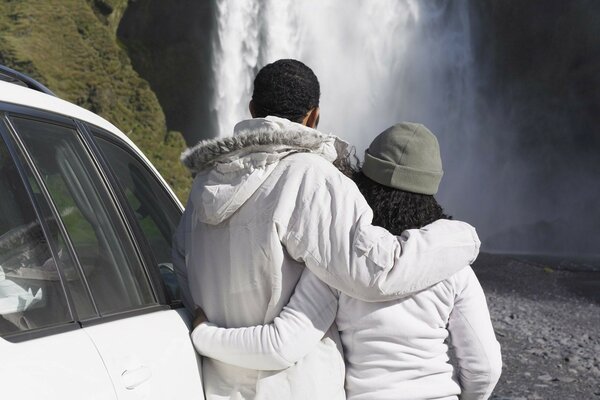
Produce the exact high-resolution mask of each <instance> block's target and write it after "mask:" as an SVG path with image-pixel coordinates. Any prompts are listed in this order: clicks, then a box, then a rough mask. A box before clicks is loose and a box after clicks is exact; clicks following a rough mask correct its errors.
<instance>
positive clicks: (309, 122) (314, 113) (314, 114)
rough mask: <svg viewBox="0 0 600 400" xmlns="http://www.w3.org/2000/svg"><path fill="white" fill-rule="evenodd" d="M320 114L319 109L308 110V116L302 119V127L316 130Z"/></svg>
mask: <svg viewBox="0 0 600 400" xmlns="http://www.w3.org/2000/svg"><path fill="white" fill-rule="evenodd" d="M320 112H321V111H320V109H319V107H315V108H313V109H312V110H310V111H309V112H308V114H306V117H304V121H305V122H304V125H306V126H308V127H309V128H316V127H317V125H318V124H319V114H320Z"/></svg>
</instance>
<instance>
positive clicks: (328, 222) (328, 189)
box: [174, 117, 480, 400]
mask: <svg viewBox="0 0 600 400" xmlns="http://www.w3.org/2000/svg"><path fill="white" fill-rule="evenodd" d="M341 148H342V143H341V142H340V141H339V140H338V139H337V138H336V137H334V136H331V135H325V134H322V133H320V132H318V131H316V130H313V129H310V128H307V127H304V126H302V125H300V124H296V123H292V122H290V121H288V120H285V119H280V118H275V117H268V118H266V119H252V120H246V121H242V122H241V123H239V124H238V125H237V126H236V128H235V134H234V136H233V137H228V138H223V139H219V140H211V141H205V142H201V143H200V144H199V145H197V146H196V147H194V148H191V149H189V150H188V151H186V152H185V153H184V154H183V156H182V159H183V162H184V164H186V165H187V166H188V167H189V168H190V169H191V170H192V171H193V172H194V173H195V174H196V177H195V179H194V183H193V186H192V190H191V194H190V197H189V200H188V203H187V206H186V210H185V213H184V215H183V217H182V220H181V223H180V225H179V227H178V230H177V233H176V234H175V238H174V266H175V270H176V273H177V274H178V278H179V280H180V283H181V284H182V291H183V297H184V303H185V305H186V306H187V307H188V308H190V309H194V308H195V307H197V306H199V307H202V309H203V310H204V311H205V313H206V315H207V317H208V319H209V320H210V321H212V322H214V323H216V324H217V325H218V326H222V327H230V328H233V327H244V326H253V325H259V324H264V323H269V322H271V321H273V319H274V318H275V317H276V316H277V315H279V313H280V312H281V311H282V309H283V307H284V306H285V305H286V304H287V303H288V301H289V299H290V296H291V294H292V293H293V291H294V288H295V286H296V283H297V282H298V280H299V279H300V276H301V274H302V271H303V269H304V268H305V267H306V268H308V269H309V270H310V271H311V272H312V273H314V274H315V275H316V276H317V277H318V278H319V279H320V280H322V281H323V282H325V283H326V284H327V285H329V286H331V287H333V288H335V289H337V290H340V291H341V292H343V293H345V294H347V295H349V296H351V297H353V298H357V299H360V300H363V301H382V300H391V299H397V298H400V297H403V296H406V295H409V294H411V293H414V292H416V291H419V290H422V289H424V288H426V287H429V286H431V285H432V284H435V283H437V282H440V281H442V280H444V279H446V278H448V277H450V276H451V275H453V274H454V273H455V272H457V271H458V270H460V269H461V268H463V267H464V266H466V265H468V264H470V263H472V262H473V261H474V259H475V258H476V256H477V254H478V250H479V245H480V243H479V240H478V238H477V235H476V233H475V230H474V229H473V228H472V227H471V226H470V225H468V224H466V223H462V222H458V221H436V222H434V223H433V224H431V225H428V226H426V227H424V228H423V229H420V230H409V231H406V232H404V233H403V235H402V236H400V237H396V236H394V235H392V234H390V233H389V232H387V231H386V230H384V229H382V228H379V227H375V226H372V225H371V221H372V211H371V209H370V208H369V206H368V205H367V203H366V201H365V200H364V198H363V197H362V196H361V194H360V192H359V191H358V188H357V187H356V185H355V184H354V183H353V182H352V181H351V180H350V179H348V178H347V177H345V176H344V175H343V174H341V173H340V172H339V171H338V170H337V169H336V168H335V167H334V166H333V164H332V162H333V161H334V160H335V159H336V158H337V157H338V152H339V151H340V149H341ZM332 307H335V305H332ZM315 323H317V324H318V321H315ZM325 330H327V329H325ZM240 357H243V356H242V355H240ZM203 378H204V385H205V394H206V397H207V398H208V399H254V398H255V399H311V400H317V399H343V398H344V397H345V394H344V391H343V383H344V360H343V356H342V354H341V348H340V346H339V337H338V336H337V329H335V327H334V329H330V331H329V334H328V335H326V336H325V338H323V339H322V340H321V341H320V342H319V344H318V345H317V346H316V347H315V348H314V350H312V351H310V352H309V353H308V354H307V355H306V356H304V357H303V358H302V359H301V360H300V361H299V362H298V363H296V364H294V365H293V366H292V367H290V368H286V369H284V370H275V371H265V370H255V369H249V368H241V367H236V366H233V365H229V364H225V363H223V362H220V361H217V360H213V359H204V362H203Z"/></svg>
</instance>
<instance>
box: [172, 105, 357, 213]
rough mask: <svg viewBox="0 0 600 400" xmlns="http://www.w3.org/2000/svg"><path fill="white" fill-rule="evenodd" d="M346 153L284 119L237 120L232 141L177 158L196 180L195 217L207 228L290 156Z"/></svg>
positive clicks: (329, 138) (331, 139) (333, 140)
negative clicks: (307, 153) (306, 153)
mask: <svg viewBox="0 0 600 400" xmlns="http://www.w3.org/2000/svg"><path fill="white" fill-rule="evenodd" d="M346 148H347V144H346V143H345V142H343V141H342V140H340V139H339V138H337V137H336V136H333V135H327V134H324V133H321V132H319V131H317V130H315V129H311V128H308V127H306V126H304V125H301V124H298V123H295V122H291V121H289V120H287V119H283V118H278V117H271V116H269V117H267V118H254V119H249V120H244V121H241V122H240V123H238V124H237V125H236V126H235V128H234V134H233V136H231V137H225V138H217V139H210V140H204V141H201V142H199V143H198V144H197V145H196V146H194V147H191V148H189V149H187V150H186V151H184V152H183V153H182V155H181V161H182V162H183V164H184V165H185V166H186V167H187V168H189V169H190V171H191V172H192V173H193V174H195V175H196V177H195V179H194V184H193V186H192V192H191V194H190V201H192V202H193V204H194V210H195V214H196V218H198V219H199V220H200V221H201V222H204V223H207V224H211V225H217V224H219V223H221V222H223V221H225V220H226V219H227V218H229V217H230V216H231V215H232V214H233V213H234V212H236V211H237V210H238V209H239V208H240V207H241V206H242V205H243V204H244V203H245V202H246V201H247V200H248V199H249V198H250V197H251V196H252V195H253V194H254V192H255V191H256V190H257V189H258V188H259V187H260V185H261V184H262V183H263V182H264V181H265V180H266V179H267V178H268V177H269V175H270V173H271V172H272V171H273V170H274V169H275V167H276V166H277V164H278V162H279V161H280V160H281V159H283V158H284V157H286V156H288V155H290V154H293V153H299V152H310V153H315V154H318V155H320V156H322V157H323V158H325V159H327V160H328V161H331V162H333V161H335V160H336V159H337V158H338V152H339V154H343V152H344V151H345V150H346Z"/></svg>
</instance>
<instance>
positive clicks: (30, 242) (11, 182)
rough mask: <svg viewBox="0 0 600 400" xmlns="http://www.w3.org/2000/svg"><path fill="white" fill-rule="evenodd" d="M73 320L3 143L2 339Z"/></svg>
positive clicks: (0, 166)
mask: <svg viewBox="0 0 600 400" xmlns="http://www.w3.org/2000/svg"><path fill="white" fill-rule="evenodd" d="M49 225H51V223H49ZM72 319H73V318H72V315H71V314H70V312H69V308H68V306H67V299H66V295H65V292H64V291H63V288H62V285H61V280H60V276H59V273H58V269H57V266H56V262H55V259H54V257H53V255H52V252H51V251H50V247H49V245H48V242H47V240H46V237H45V235H44V231H43V230H42V226H41V224H40V220H39V218H38V217H37V215H36V213H35V211H34V208H33V206H32V204H31V202H30V199H29V196H28V194H27V191H26V189H25V186H24V184H23V180H21V177H20V175H19V172H18V170H17V168H16V165H15V163H14V160H12V158H11V156H10V154H9V152H8V149H7V147H6V144H5V143H4V141H3V140H2V138H0V336H4V335H6V334H11V333H16V332H21V331H27V330H31V329H37V328H45V327H50V326H54V325H60V324H64V323H66V322H70V321H72Z"/></svg>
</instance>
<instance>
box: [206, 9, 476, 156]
mask: <svg viewBox="0 0 600 400" xmlns="http://www.w3.org/2000/svg"><path fill="white" fill-rule="evenodd" d="M217 24H218V25H217V29H218V33H217V36H216V40H215V43H214V47H213V48H214V56H215V57H214V65H213V69H214V74H215V84H216V90H215V93H214V98H213V109H214V111H215V112H216V115H217V118H218V126H219V132H220V134H221V135H227V134H230V133H231V129H232V126H233V125H234V124H235V122H237V121H239V120H240V119H242V118H244V117H247V116H248V111H247V104H248V101H249V99H250V95H251V90H252V80H253V78H254V75H255V74H256V72H257V71H258V69H260V68H261V67H262V66H264V65H265V64H267V63H269V62H272V61H274V60H276V59H279V58H296V59H300V60H301V61H303V62H305V63H306V64H307V65H309V66H310V67H311V68H312V69H313V70H314V71H315V73H316V74H317V76H318V77H319V80H320V82H321V90H322V103H321V108H322V110H321V111H322V117H321V121H322V125H321V127H320V128H321V129H322V130H325V131H330V132H333V133H335V134H337V135H339V136H342V137H344V138H345V139H347V140H349V141H351V142H352V143H353V144H355V145H356V146H357V148H358V149H360V150H361V151H362V149H364V147H365V146H366V145H367V144H368V143H369V141H370V140H371V138H372V137H373V136H374V135H375V134H377V133H378V132H380V131H381V130H383V129H385V128H386V127H387V126H389V125H391V124H393V123H394V122H397V121H399V120H402V119H408V120H415V121H420V122H424V123H426V124H430V125H432V126H431V128H432V129H433V130H436V128H442V127H446V126H448V123H451V124H452V125H453V126H455V125H456V123H457V121H459V120H461V119H462V117H463V116H464V115H465V113H466V112H467V111H468V108H469V104H467V103H468V100H469V99H471V98H472V96H469V95H468V93H467V92H468V91H469V90H470V88H469V87H468V86H469V82H471V81H472V80H471V79H470V77H469V74H470V69H471V65H470V63H471V59H472V57H471V49H470V37H469V21H468V10H467V4H466V2H463V1H459V2H450V1H436V2H421V1H418V0H404V1H397V0H374V1H359V0H331V1H319V0H304V1H302V2H297V1H296V2H295V1H292V0H239V1H236V2H231V1H227V0H217ZM466 100H467V101H466ZM446 134H451V132H447V130H446V129H444V130H442V131H440V132H439V135H446ZM461 134H462V135H464V131H463V132H462V133H461Z"/></svg>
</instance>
